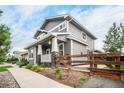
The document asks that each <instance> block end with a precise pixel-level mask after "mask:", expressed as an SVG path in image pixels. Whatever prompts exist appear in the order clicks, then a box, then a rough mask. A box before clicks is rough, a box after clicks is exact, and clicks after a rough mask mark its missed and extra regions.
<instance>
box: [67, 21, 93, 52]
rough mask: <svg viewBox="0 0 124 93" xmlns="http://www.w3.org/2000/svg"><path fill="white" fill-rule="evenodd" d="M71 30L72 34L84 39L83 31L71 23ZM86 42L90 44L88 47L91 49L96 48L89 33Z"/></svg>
mask: <svg viewBox="0 0 124 93" xmlns="http://www.w3.org/2000/svg"><path fill="white" fill-rule="evenodd" d="M69 31H70V32H71V33H72V35H73V36H74V37H75V38H77V39H78V40H81V41H84V40H83V38H82V32H83V31H81V30H80V29H78V28H77V27H75V26H74V25H73V24H71V23H69ZM84 33H85V32H84ZM84 43H86V44H88V47H89V48H90V50H93V49H94V40H93V39H92V38H91V37H89V36H88V35H87V40H86V41H84Z"/></svg>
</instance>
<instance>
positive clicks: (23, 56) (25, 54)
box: [13, 51, 28, 61]
mask: <svg viewBox="0 0 124 93" xmlns="http://www.w3.org/2000/svg"><path fill="white" fill-rule="evenodd" d="M13 54H14V56H15V57H16V58H18V60H19V61H21V60H22V59H25V60H28V52H27V51H14V52H13Z"/></svg>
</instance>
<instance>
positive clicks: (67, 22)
mask: <svg viewBox="0 0 124 93" xmlns="http://www.w3.org/2000/svg"><path fill="white" fill-rule="evenodd" d="M66 28H67V32H69V21H67V20H66Z"/></svg>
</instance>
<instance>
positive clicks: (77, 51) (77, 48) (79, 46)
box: [72, 40, 87, 55]
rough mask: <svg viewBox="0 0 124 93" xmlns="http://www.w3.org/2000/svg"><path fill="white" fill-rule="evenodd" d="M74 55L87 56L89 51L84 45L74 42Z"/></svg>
mask: <svg viewBox="0 0 124 93" xmlns="http://www.w3.org/2000/svg"><path fill="white" fill-rule="evenodd" d="M72 45H73V49H72V51H73V55H76V54H81V53H83V54H86V53H87V50H86V46H84V45H83V44H81V43H78V42H76V41H74V40H73V44H72Z"/></svg>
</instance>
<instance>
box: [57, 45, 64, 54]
mask: <svg viewBox="0 0 124 93" xmlns="http://www.w3.org/2000/svg"><path fill="white" fill-rule="evenodd" d="M61 45H62V46H63V55H64V54H65V51H64V50H65V48H64V43H59V44H58V50H59V47H60V46H61Z"/></svg>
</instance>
